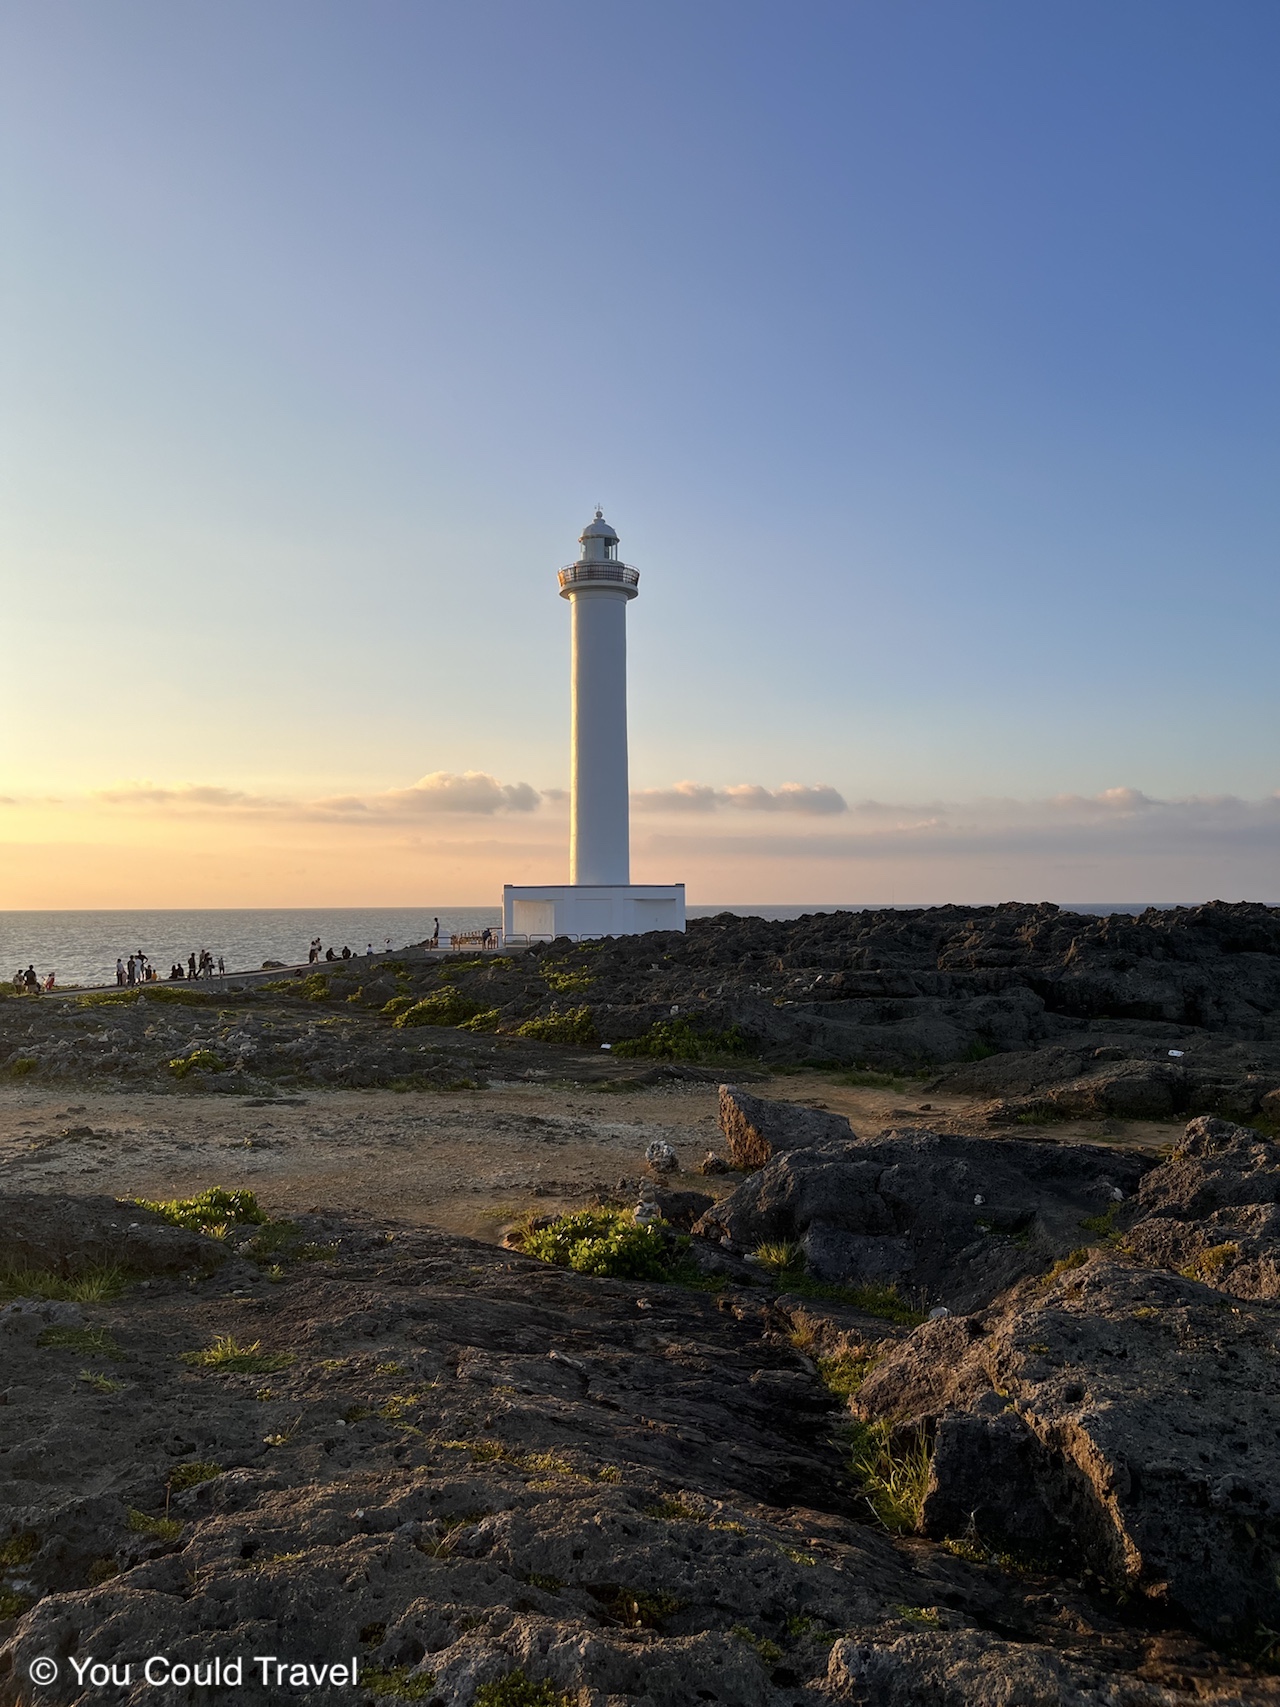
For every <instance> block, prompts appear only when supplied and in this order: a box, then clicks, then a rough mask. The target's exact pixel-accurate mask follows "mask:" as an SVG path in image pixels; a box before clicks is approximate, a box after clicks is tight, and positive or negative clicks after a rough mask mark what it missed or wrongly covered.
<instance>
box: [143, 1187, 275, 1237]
mask: <svg viewBox="0 0 1280 1707" xmlns="http://www.w3.org/2000/svg"><path fill="white" fill-rule="evenodd" d="M133 1201H134V1202H135V1203H136V1204H137V1205H138V1207H139V1208H140V1209H150V1210H151V1211H152V1212H153V1213H154V1214H156V1215H161V1216H163V1217H164V1219H165V1220H166V1221H168V1222H169V1223H170V1224H171V1225H172V1226H174V1227H185V1228H186V1230H187V1232H189V1233H207V1232H209V1231H210V1230H211V1229H212V1228H214V1227H221V1226H225V1225H226V1224H227V1222H229V1221H239V1222H244V1223H247V1224H248V1225H250V1226H254V1227H260V1226H262V1225H263V1224H264V1222H266V1220H267V1215H266V1213H265V1211H264V1210H261V1209H259V1207H258V1200H257V1198H256V1197H255V1196H254V1195H253V1193H252V1192H251V1191H243V1190H237V1191H227V1190H226V1189H225V1188H224V1187H223V1186H220V1185H211V1186H210V1187H209V1188H208V1190H207V1191H201V1192H197V1194H196V1195H195V1196H194V1197H170V1198H163V1199H158V1200H154V1201H153V1200H152V1199H150V1198H146V1197H135V1198H134V1199H133Z"/></svg>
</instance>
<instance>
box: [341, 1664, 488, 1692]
mask: <svg viewBox="0 0 1280 1707" xmlns="http://www.w3.org/2000/svg"><path fill="white" fill-rule="evenodd" d="M435 1681H436V1676H435V1673H434V1672H432V1671H416V1670H415V1669H414V1667H413V1666H407V1665H405V1666H387V1667H382V1666H366V1667H363V1668H362V1669H361V1672H360V1687H361V1689H362V1690H364V1691H366V1693H368V1694H369V1695H372V1696H374V1697H375V1698H376V1699H381V1698H382V1697H383V1696H384V1695H391V1696H395V1697H396V1698H397V1699H398V1700H400V1701H421V1700H422V1699H423V1697H424V1696H426V1695H430V1693H431V1690H432V1687H433V1685H434V1684H435ZM477 1699H479V1698H478V1697H477Z"/></svg>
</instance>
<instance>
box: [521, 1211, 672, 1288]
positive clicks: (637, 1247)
mask: <svg viewBox="0 0 1280 1707" xmlns="http://www.w3.org/2000/svg"><path fill="white" fill-rule="evenodd" d="M522 1248H523V1250H524V1252H525V1254H526V1255H527V1256H531V1257H537V1258H538V1259H539V1261H541V1262H549V1263H554V1264H555V1265H556V1267H557V1268H571V1269H573V1271H574V1272H575V1273H576V1274H595V1275H601V1276H606V1277H609V1278H611V1279H614V1280H671V1279H672V1278H674V1273H675V1265H674V1264H673V1262H672V1257H671V1252H670V1250H669V1249H668V1245H667V1241H666V1239H665V1238H664V1237H663V1235H662V1233H661V1232H660V1231H659V1230H658V1228H657V1227H655V1226H652V1225H649V1226H638V1225H637V1223H636V1219H635V1216H634V1214H633V1213H632V1212H631V1210H629V1209H578V1210H575V1211H574V1212H573V1213H572V1214H569V1215H561V1216H560V1217H559V1218H558V1219H557V1220H555V1221H553V1222H552V1223H551V1225H550V1226H549V1227H539V1228H537V1229H536V1230H534V1231H532V1232H529V1233H526V1234H525V1235H524V1240H523V1246H522Z"/></svg>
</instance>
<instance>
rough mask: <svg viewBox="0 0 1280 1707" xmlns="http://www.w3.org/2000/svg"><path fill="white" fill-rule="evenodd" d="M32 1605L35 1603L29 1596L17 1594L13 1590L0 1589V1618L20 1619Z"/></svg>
mask: <svg viewBox="0 0 1280 1707" xmlns="http://www.w3.org/2000/svg"><path fill="white" fill-rule="evenodd" d="M34 1605H35V1601H34V1600H33V1599H32V1598H31V1596H30V1595H29V1594H18V1593H17V1592H16V1591H15V1590H13V1589H7V1588H6V1589H0V1618H21V1617H22V1614H23V1613H24V1612H25V1611H26V1610H27V1609H28V1607H31V1606H34Z"/></svg>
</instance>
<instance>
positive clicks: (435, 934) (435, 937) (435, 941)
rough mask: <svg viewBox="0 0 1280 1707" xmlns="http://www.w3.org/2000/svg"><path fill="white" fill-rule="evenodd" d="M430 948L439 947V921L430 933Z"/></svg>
mask: <svg viewBox="0 0 1280 1707" xmlns="http://www.w3.org/2000/svg"><path fill="white" fill-rule="evenodd" d="M431 946H432V948H439V946H440V921H439V919H437V920H436V925H435V929H434V930H433V931H432V933H431Z"/></svg>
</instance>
